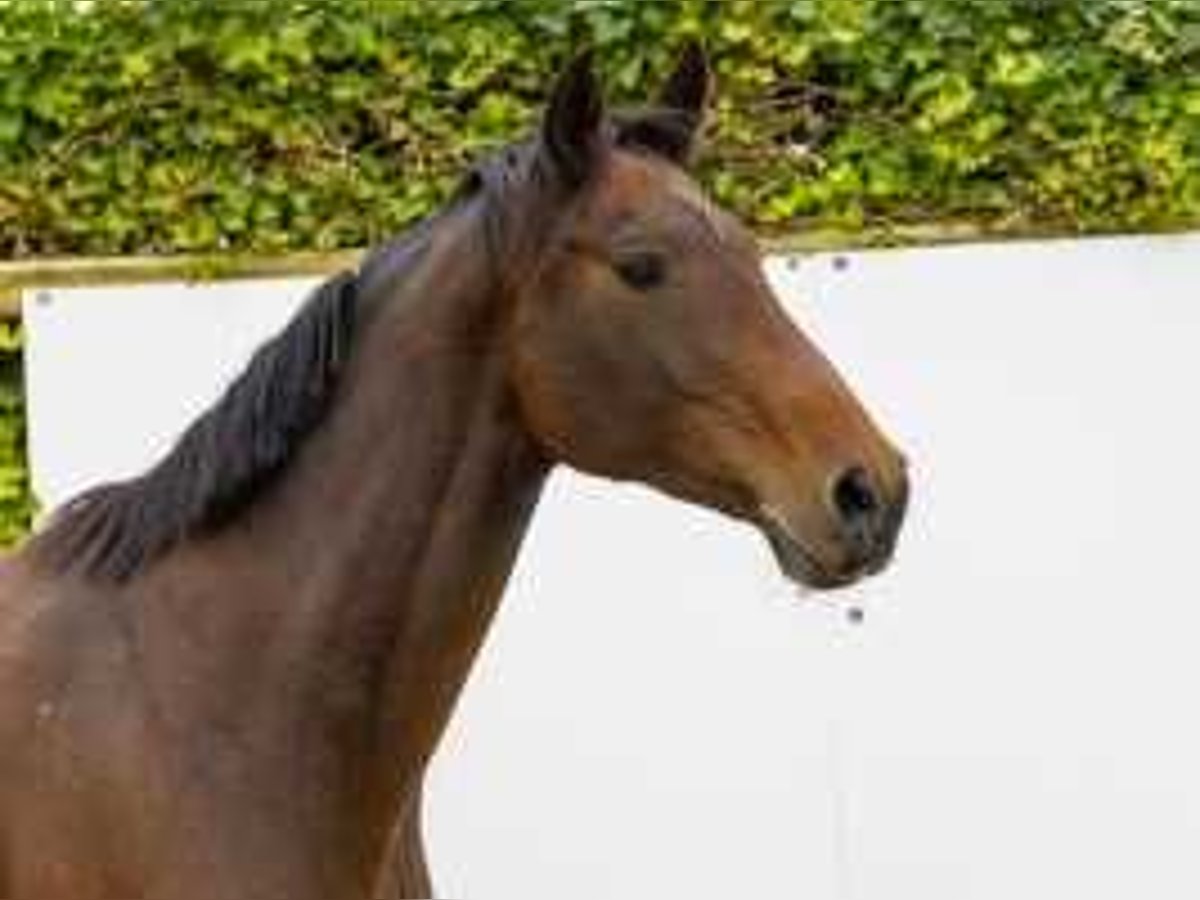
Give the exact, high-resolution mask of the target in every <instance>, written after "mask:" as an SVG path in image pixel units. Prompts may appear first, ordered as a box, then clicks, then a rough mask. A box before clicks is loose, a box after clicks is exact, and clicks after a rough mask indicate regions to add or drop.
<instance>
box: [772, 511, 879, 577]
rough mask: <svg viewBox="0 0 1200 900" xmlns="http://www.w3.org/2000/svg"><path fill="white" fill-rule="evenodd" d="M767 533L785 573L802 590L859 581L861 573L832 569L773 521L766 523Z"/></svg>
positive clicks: (776, 558)
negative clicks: (844, 572)
mask: <svg viewBox="0 0 1200 900" xmlns="http://www.w3.org/2000/svg"><path fill="white" fill-rule="evenodd" d="M762 531H763V536H764V537H766V539H767V543H768V544H770V545H771V550H772V552H773V553H774V554H775V560H776V562H777V563H778V565H779V569H780V571H781V572H782V573H783V575H784V577H785V578H787V579H788V580H789V581H791V582H792V583H793V584H795V585H796V586H797V587H798V588H801V589H802V590H811V591H832V590H837V589H838V588H843V587H848V586H849V585H852V584H854V583H855V582H856V581H858V578H859V576H858V573H851V574H848V575H843V574H838V573H835V572H830V571H829V570H828V569H827V568H825V567H824V566H823V565H822V564H821V563H820V561H819V560H817V559H816V558H815V557H814V556H813V554H811V553H809V552H808V551H807V550H805V548H804V547H803V546H802V545H801V544H800V543H799V542H798V541H796V540H795V539H794V538H793V537H792V536H791V535H789V534H786V533H784V532H783V531H781V530H780V529H779V528H776V527H773V526H771V525H767V526H765V527H764V528H763V529H762Z"/></svg>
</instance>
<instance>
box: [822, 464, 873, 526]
mask: <svg viewBox="0 0 1200 900" xmlns="http://www.w3.org/2000/svg"><path fill="white" fill-rule="evenodd" d="M832 499H833V508H834V511H835V512H836V513H837V515H838V517H839V518H840V519H841V521H842V524H843V525H847V526H849V527H851V528H860V527H861V526H862V525H863V524H865V523H867V522H869V521H870V520H872V519H874V518H875V514H876V513H877V512H878V511H879V508H880V506H881V503H880V500H879V495H878V494H876V493H875V488H874V486H873V485H872V484H871V477H870V476H869V475H868V474H867V471H866V469H864V468H862V466H852V467H851V468H849V469H847V470H846V471H844V472H842V474H841V475H839V476H838V477H837V478H836V479H834V482H833V493H832Z"/></svg>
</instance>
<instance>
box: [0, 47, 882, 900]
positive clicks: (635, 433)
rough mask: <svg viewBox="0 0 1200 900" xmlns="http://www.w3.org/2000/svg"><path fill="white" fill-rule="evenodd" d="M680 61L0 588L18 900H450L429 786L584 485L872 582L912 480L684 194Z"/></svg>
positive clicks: (551, 148) (2, 833) (325, 309)
mask: <svg viewBox="0 0 1200 900" xmlns="http://www.w3.org/2000/svg"><path fill="white" fill-rule="evenodd" d="M708 93H709V74H708V67H707V64H706V63H705V61H704V58H703V55H702V54H701V53H700V52H699V50H696V49H692V50H689V51H687V52H686V53H685V54H684V56H683V58H682V61H681V62H680V64H679V67H678V68H677V70H676V72H675V73H674V74H673V75H672V76H671V78H670V79H669V80H668V84H667V87H666V89H665V91H664V92H663V94H662V95H661V98H660V102H659V103H658V105H656V106H655V107H653V108H651V109H649V110H648V111H646V112H644V113H640V114H626V115H611V116H609V115H606V114H605V112H604V109H603V104H602V100H601V95H600V89H599V86H598V84H597V82H596V80H595V78H594V76H593V74H592V71H591V66H590V65H589V62H588V60H587V58H586V57H581V58H580V59H579V60H577V61H576V62H575V63H574V64H572V65H571V66H570V67H568V69H567V71H566V72H565V73H564V75H563V76H562V78H561V79H560V81H559V82H558V84H557V87H556V88H555V90H554V93H553V97H552V99H551V101H550V103H549V107H548V109H547V111H546V113H545V116H544V119H543V124H542V127H541V129H540V130H539V132H538V133H537V135H536V136H535V137H534V138H532V139H531V140H529V141H527V142H525V143H523V144H518V145H514V146H513V147H511V148H509V149H508V150H506V151H504V152H501V153H500V154H498V155H497V156H496V157H494V158H492V159H490V160H489V161H487V162H485V163H484V164H482V165H481V166H479V167H478V168H476V169H475V170H474V171H473V172H472V173H471V174H470V177H469V178H468V179H467V180H466V182H465V183H464V186H463V188H462V189H461V191H460V192H459V194H458V196H457V197H456V198H455V199H454V201H453V202H452V203H451V204H450V205H449V206H448V208H447V209H446V210H444V211H443V212H442V213H441V214H439V215H437V216H435V217H433V218H432V219H430V220H428V221H426V222H425V223H423V224H421V225H419V226H417V227H415V228H414V229H413V230H411V231H410V232H409V233H407V234H406V235H404V236H402V237H401V238H400V239H398V240H397V241H396V242H394V243H392V244H391V245H389V246H386V247H384V248H382V249H381V250H379V251H377V252H375V253H374V254H373V255H372V256H371V257H370V258H368V259H367V260H366V262H365V263H364V264H363V266H362V268H361V270H360V271H358V272H357V273H353V274H350V273H347V274H343V275H340V276H338V277H336V278H334V279H332V280H331V281H329V282H328V283H327V284H325V285H324V286H323V287H322V288H320V289H319V290H318V291H317V292H316V293H315V295H314V296H313V297H312V298H311V299H310V300H309V301H308V303H307V304H306V305H305V307H304V308H303V309H302V310H301V311H300V312H299V313H298V314H297V316H296V317H295V318H294V319H293V321H292V322H291V324H289V325H288V326H287V328H286V329H285V330H284V331H283V332H282V333H281V334H280V335H279V336H277V337H276V338H274V339H273V340H272V341H271V342H269V343H267V344H266V345H264V346H263V347H262V348H261V349H260V350H259V352H258V353H257V354H256V355H255V357H254V358H253V359H252V361H251V362H250V363H249V366H248V367H247V368H246V370H245V371H244V372H243V373H242V374H241V376H240V377H239V378H238V379H237V380H236V381H235V382H234V383H233V384H232V385H231V386H230V388H229V389H228V391H227V392H226V394H225V395H224V396H223V398H222V399H221V400H220V401H218V402H217V403H216V404H215V405H214V406H213V407H212V408H211V409H210V410H209V411H208V412H207V413H205V414H204V415H203V416H202V417H200V418H199V419H198V420H197V421H196V422H195V423H193V424H192V426H191V427H190V428H189V429H188V430H187V431H186V432H185V434H184V435H183V437H182V438H181V439H180V440H179V442H178V443H177V444H176V446H175V447H174V448H173V449H172V450H171V452H170V453H169V454H168V455H166V456H165V457H164V458H163V459H162V461H161V462H159V463H158V464H157V466H155V467H154V468H153V469H151V470H150V471H148V472H147V473H145V474H144V475H142V476H141V477H139V478H136V479H133V480H130V481H126V482H122V483H116V484H110V485H105V486H103V487H100V488H98V489H96V490H94V491H92V492H90V493H88V494H86V495H84V496H83V497H81V498H80V499H78V500H76V501H75V502H73V503H71V504H69V505H68V506H67V507H66V508H65V509H64V510H63V511H62V512H61V513H60V514H59V515H58V516H57V517H56V518H55V519H54V520H53V521H52V522H51V523H50V524H49V526H48V527H47V528H46V529H44V530H43V531H42V532H41V533H40V534H39V535H38V536H36V537H35V538H34V539H33V540H32V541H30V542H29V544H28V545H27V546H26V547H25V548H24V549H23V550H22V551H21V552H20V553H18V554H16V555H15V556H13V557H12V558H10V559H9V560H8V561H7V562H6V563H5V565H4V568H3V570H2V572H0V897H2V898H4V900H130V898H147V900H363V898H369V897H374V896H388V897H413V896H426V895H428V893H429V891H430V886H429V880H428V876H427V874H426V867H425V861H424V856H423V851H422V847H421V839H420V802H421V801H420V797H421V785H422V778H423V775H424V772H425V769H426V765H427V763H428V762H429V759H430V755H431V753H432V752H433V750H434V748H435V746H436V744H437V742H438V738H439V735H440V734H441V733H442V730H443V728H444V726H445V724H446V721H447V718H448V717H449V715H450V713H451V710H452V708H453V706H454V703H455V699H456V697H457V695H458V693H459V689H460V687H461V686H462V684H463V680H464V678H465V677H466V674H467V670H468V668H469V666H470V665H471V661H472V659H473V657H474V655H475V652H476V650H477V648H478V647H479V644H480V641H481V639H482V638H483V636H484V633H485V631H486V630H487V626H488V623H489V620H490V619H491V618H492V614H493V613H494V611H495V609H496V606H497V604H498V602H499V599H500V595H501V592H502V589H503V587H504V583H505V579H506V577H507V576H508V573H509V570H510V568H511V567H512V565H513V560H514V556H515V554H516V553H517V550H518V547H519V545H520V543H521V538H522V535H523V534H524V533H525V530H526V526H527V525H528V522H529V519H530V515H531V514H532V513H533V510H534V507H535V505H536V504H537V501H538V496H539V494H540V492H541V489H542V485H543V482H544V480H545V478H546V476H547V474H548V473H549V471H550V470H551V468H552V467H553V466H554V465H555V464H556V463H559V462H563V463H567V464H569V465H572V466H576V467H578V468H580V469H582V470H585V471H588V472H593V473H598V474H600V475H603V476H607V477H610V478H615V479H636V480H638V481H641V482H644V483H647V484H650V485H652V486H654V487H656V488H659V489H661V490H662V491H664V492H666V493H668V494H671V495H674V496H676V497H680V498H683V499H685V500H688V501H690V502H693V503H699V504H703V505H705V506H708V507H712V508H715V509H718V510H721V511H723V512H725V513H727V514H728V515H730V516H735V517H738V518H740V519H742V520H745V521H746V522H749V523H751V524H753V525H755V526H757V527H758V528H759V529H761V531H762V532H763V533H764V534H765V535H766V537H767V538H768V539H769V541H770V543H771V545H772V547H773V548H774V550H775V552H776V554H777V556H778V558H779V561H780V563H781V566H782V568H783V571H784V572H785V573H786V574H787V575H788V576H790V577H791V578H793V579H796V580H798V581H801V582H803V583H805V584H808V585H810V586H813V587H817V588H828V587H835V586H838V585H844V584H848V583H850V582H853V581H855V580H856V579H858V578H860V577H862V576H864V575H866V574H870V573H873V572H876V571H878V570H879V569H880V568H881V567H882V566H883V565H884V564H885V563H886V561H887V560H888V558H889V557H890V555H891V552H892V548H893V544H894V542H895V537H896V533H897V531H898V528H899V524H900V520H901V518H902V515H903V508H904V503H905V495H906V480H905V475H904V465H903V463H902V460H901V457H900V456H899V454H898V453H897V452H896V451H895V450H894V449H893V447H892V446H891V445H890V444H889V443H888V442H887V441H886V440H885V439H884V438H883V437H881V436H880V434H879V433H878V432H877V430H876V429H875V427H874V426H873V425H872V424H871V422H870V421H869V419H868V417H867V415H866V414H865V413H864V411H863V410H862V409H861V408H860V406H859V404H858V403H857V402H856V401H855V399H854V397H853V396H852V395H851V393H850V392H849V390H848V389H847V388H846V386H845V385H844V384H843V382H842V381H841V380H840V379H839V378H838V376H837V375H836V374H835V373H834V371H833V369H832V368H831V367H830V365H829V364H828V363H827V362H826V360H825V359H824V358H823V357H822V356H821V354H820V353H819V352H818V351H817V350H816V349H815V348H814V347H813V346H812V345H811V344H810V343H809V342H808V341H807V340H806V339H805V338H804V336H803V335H801V334H800V333H799V332H798V331H797V330H796V328H795V327H794V326H793V325H792V323H791V322H790V321H789V319H788V318H787V316H786V315H785V314H784V312H783V311H782V309H781V307H780V305H779V303H778V302H777V300H776V299H775V298H774V297H773V296H772V293H771V290H770V288H769V287H768V285H767V283H766V282H765V280H764V278H763V275H762V272H761V268H760V261H759V257H758V254H757V252H756V249H755V245H754V241H753V240H752V238H751V237H750V235H749V234H748V233H747V232H746V230H745V229H744V228H742V227H741V226H740V225H739V224H738V223H737V222H736V221H735V220H734V219H733V218H731V217H730V216H729V215H728V214H726V213H724V212H722V211H721V210H719V209H717V208H716V207H715V206H714V205H713V204H712V203H710V202H709V201H708V200H706V199H705V197H704V195H703V194H702V193H701V191H700V190H699V189H698V188H697V186H696V185H695V183H693V182H692V181H691V180H690V179H689V178H688V177H687V176H686V175H685V173H684V169H683V166H682V164H683V163H684V162H685V161H686V160H687V158H688V156H689V154H690V151H691V147H692V143H693V139H694V134H695V131H696V130H697V126H698V124H699V121H700V118H701V113H702V110H703V108H704V106H705V104H706V99H707V96H708Z"/></svg>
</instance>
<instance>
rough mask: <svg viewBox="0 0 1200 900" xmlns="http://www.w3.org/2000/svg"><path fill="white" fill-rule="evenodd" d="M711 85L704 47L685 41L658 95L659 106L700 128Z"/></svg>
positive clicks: (695, 42)
mask: <svg viewBox="0 0 1200 900" xmlns="http://www.w3.org/2000/svg"><path fill="white" fill-rule="evenodd" d="M712 83H713V77H712V68H711V67H710V66H709V64H708V54H706V53H705V52H704V47H703V46H701V44H700V42H699V41H696V40H691V41H688V42H687V44H685V45H684V47H683V52H682V53H681V54H680V56H679V61H678V62H677V63H676V64H675V71H673V72H672V73H671V75H670V77H668V78H667V83H666V84H665V85H663V89H662V91H661V93H659V95H658V104H659V106H662V107H663V108H665V109H671V110H675V111H676V112H680V113H684V114H685V115H688V116H692V117H694V118H695V121H696V125H697V126H699V124H700V122H701V121H702V120H703V118H704V111H705V108H706V107H707V106H708V101H709V95H710V94H711V93H712Z"/></svg>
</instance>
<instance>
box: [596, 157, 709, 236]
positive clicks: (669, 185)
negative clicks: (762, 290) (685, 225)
mask: <svg viewBox="0 0 1200 900" xmlns="http://www.w3.org/2000/svg"><path fill="white" fill-rule="evenodd" d="M664 201H665V202H664ZM647 204H653V205H654V206H658V207H662V206H666V207H668V208H671V209H673V210H675V211H677V212H680V213H683V214H685V215H686V216H687V218H689V219H693V220H695V221H696V222H698V223H699V224H700V225H702V226H703V227H704V228H705V230H708V231H710V232H712V233H713V235H714V236H716V237H722V236H723V234H724V222H723V217H722V216H721V214H720V211H719V210H718V209H717V207H716V205H715V204H713V202H712V201H711V200H710V199H709V198H708V196H707V195H706V194H705V193H704V191H702V190H701V189H700V187H699V185H697V184H696V182H694V181H693V180H692V179H691V178H690V177H689V176H688V175H687V174H686V173H685V172H684V171H683V170H682V169H679V168H676V167H675V166H673V165H669V164H667V163H663V162H659V161H658V160H654V159H650V158H647V157H643V156H641V155H638V154H632V153H620V154H617V158H616V159H615V161H614V163H613V165H612V167H611V169H610V172H609V178H608V184H607V189H606V190H605V191H604V193H603V199H602V200H601V203H600V210H599V211H600V213H601V215H602V216H604V217H605V218H608V217H621V216H626V215H628V214H629V213H631V212H634V211H636V210H637V209H639V208H641V207H644V206H646V205H647Z"/></svg>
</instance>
